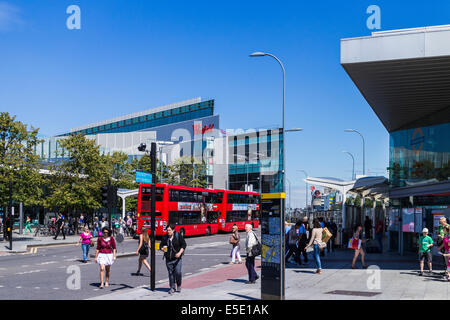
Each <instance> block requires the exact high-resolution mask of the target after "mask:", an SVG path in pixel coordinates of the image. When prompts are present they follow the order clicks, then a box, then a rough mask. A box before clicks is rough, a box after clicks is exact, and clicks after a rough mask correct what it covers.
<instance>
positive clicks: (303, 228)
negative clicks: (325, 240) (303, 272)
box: [298, 216, 308, 264]
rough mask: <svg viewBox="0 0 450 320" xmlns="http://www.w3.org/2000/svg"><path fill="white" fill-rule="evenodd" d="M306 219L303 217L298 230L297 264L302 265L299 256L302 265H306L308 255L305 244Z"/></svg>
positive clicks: (306, 238) (306, 235) (306, 240)
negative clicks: (301, 257)
mask: <svg viewBox="0 0 450 320" xmlns="http://www.w3.org/2000/svg"><path fill="white" fill-rule="evenodd" d="M307 231H308V218H307V217H306V216H305V217H303V220H302V223H301V225H300V228H298V238H299V239H298V253H299V254H298V263H299V264H302V261H301V259H300V256H301V255H303V263H304V264H308V253H307V252H306V250H305V248H306V244H307V243H308V234H307Z"/></svg>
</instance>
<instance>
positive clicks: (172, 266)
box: [160, 224, 186, 294]
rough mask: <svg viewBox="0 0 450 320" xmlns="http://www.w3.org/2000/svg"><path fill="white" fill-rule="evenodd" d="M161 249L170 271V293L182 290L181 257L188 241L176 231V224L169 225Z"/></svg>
mask: <svg viewBox="0 0 450 320" xmlns="http://www.w3.org/2000/svg"><path fill="white" fill-rule="evenodd" d="M160 250H162V251H164V258H165V259H166V267H167V271H168V272H169V284H170V290H169V294H172V293H174V292H181V258H182V256H183V253H184V250H186V241H184V238H183V237H182V236H181V235H180V234H179V233H177V232H176V231H175V226H174V225H172V224H171V225H169V226H168V227H167V234H166V235H164V236H163V238H162V239H161V243H160ZM175 283H176V285H177V288H176V291H175Z"/></svg>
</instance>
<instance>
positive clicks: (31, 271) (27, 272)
mask: <svg viewBox="0 0 450 320" xmlns="http://www.w3.org/2000/svg"><path fill="white" fill-rule="evenodd" d="M41 271H46V270H30V271H24V272H17V273H15V274H17V275H22V274H29V273H37V272H41Z"/></svg>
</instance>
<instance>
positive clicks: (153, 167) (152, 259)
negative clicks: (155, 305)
mask: <svg viewBox="0 0 450 320" xmlns="http://www.w3.org/2000/svg"><path fill="white" fill-rule="evenodd" d="M150 161H151V162H150V163H151V171H152V173H151V174H152V176H153V175H155V176H156V143H155V142H152V145H151V149H150ZM155 180H156V179H155ZM150 183H151V182H150ZM155 183H156V181H155ZM155 183H152V201H151V209H152V216H151V217H152V219H151V221H150V242H151V245H150V264H151V265H150V267H151V268H150V270H151V271H150V289H151V290H152V291H155V287H156V284H155V282H156V273H155V258H156V252H155V213H156V212H155V198H156V188H155Z"/></svg>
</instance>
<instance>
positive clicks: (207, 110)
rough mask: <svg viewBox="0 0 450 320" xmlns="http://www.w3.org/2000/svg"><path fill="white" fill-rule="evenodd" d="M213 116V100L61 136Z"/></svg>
mask: <svg viewBox="0 0 450 320" xmlns="http://www.w3.org/2000/svg"><path fill="white" fill-rule="evenodd" d="M157 109H158V108H157ZM213 114H214V100H206V101H200V102H197V103H193V104H189V105H184V106H180V107H178V108H168V109H167V110H161V111H157V112H149V113H148V114H142V115H136V116H133V115H131V116H126V117H124V119H117V121H115V120H114V119H113V120H111V121H106V122H105V123H99V124H98V125H96V124H94V125H91V126H86V127H84V128H79V129H75V130H72V131H71V132H69V133H65V134H62V135H61V136H68V135H70V134H74V133H75V134H76V133H82V134H84V135H92V134H99V133H119V132H132V131H141V130H145V129H150V128H154V127H159V126H164V125H168V124H172V123H177V122H183V121H187V120H193V119H198V118H203V117H208V116H212V115H213Z"/></svg>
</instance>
